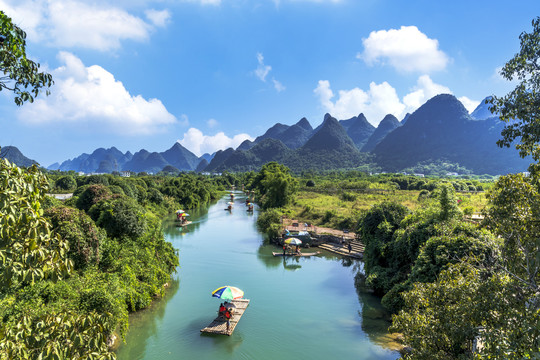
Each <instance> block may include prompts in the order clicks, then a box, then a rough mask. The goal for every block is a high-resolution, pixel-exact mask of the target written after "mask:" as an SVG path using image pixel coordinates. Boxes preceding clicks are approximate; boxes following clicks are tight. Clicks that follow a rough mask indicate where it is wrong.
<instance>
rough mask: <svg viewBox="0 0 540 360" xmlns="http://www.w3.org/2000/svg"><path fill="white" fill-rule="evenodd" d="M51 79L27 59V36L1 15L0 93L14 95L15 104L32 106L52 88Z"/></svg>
mask: <svg viewBox="0 0 540 360" xmlns="http://www.w3.org/2000/svg"><path fill="white" fill-rule="evenodd" d="M53 83H54V82H53V80H52V76H51V75H50V74H48V73H45V72H40V71H39V64H38V63H36V62H33V61H32V60H30V59H28V58H27V57H26V33H25V32H24V31H23V30H22V29H21V28H19V27H18V26H17V25H15V24H13V22H12V21H11V19H10V18H9V17H8V16H7V15H6V14H5V13H4V12H3V11H0V91H2V90H3V89H6V90H9V91H13V92H14V93H15V104H17V105H19V106H20V105H23V104H24V102H26V101H30V102H33V101H34V98H35V97H36V96H38V94H39V93H40V92H42V91H43V90H45V92H46V94H47V95H48V94H49V88H50V87H51V85H52V84H53Z"/></svg>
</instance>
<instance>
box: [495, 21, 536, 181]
mask: <svg viewBox="0 0 540 360" xmlns="http://www.w3.org/2000/svg"><path fill="white" fill-rule="evenodd" d="M532 27H533V29H532V31H531V32H529V33H527V32H522V33H521V35H519V40H520V46H521V48H520V51H519V52H518V53H517V54H515V55H514V57H513V58H512V59H510V60H509V61H508V62H507V63H506V64H505V65H504V66H503V68H502V69H501V72H500V73H501V75H502V76H503V77H504V78H505V79H507V80H509V81H514V79H515V80H518V81H519V83H518V84H517V86H516V87H515V88H514V90H512V91H511V92H510V93H508V94H507V95H506V96H504V97H497V96H493V97H491V98H490V99H488V100H487V102H488V103H490V104H492V107H491V108H490V110H491V112H493V113H495V114H496V115H498V116H499V118H500V119H501V120H502V121H504V122H506V125H505V127H504V129H503V131H502V132H501V135H502V139H500V140H498V141H497V145H499V146H500V147H510V146H511V144H512V142H513V141H514V140H516V139H519V143H518V144H516V149H518V150H519V155H520V156H521V157H522V158H525V157H526V156H529V155H531V156H532V158H533V160H534V161H535V162H536V163H533V164H531V165H530V166H529V170H530V171H531V173H533V174H535V175H536V174H537V173H538V171H539V170H540V165H539V164H538V162H539V161H540V145H538V143H539V142H540V130H539V129H540V127H539V120H540V114H539V113H538V108H539V107H540V65H539V61H540V17H537V18H536V19H534V20H533V21H532Z"/></svg>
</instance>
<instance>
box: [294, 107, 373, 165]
mask: <svg viewBox="0 0 540 360" xmlns="http://www.w3.org/2000/svg"><path fill="white" fill-rule="evenodd" d="M351 126H352V125H351ZM365 159H366V156H365V155H363V154H361V153H360V150H358V148H357V147H356V145H355V144H354V142H353V140H352V139H351V138H350V137H349V135H347V132H346V131H345V128H344V127H343V126H342V125H341V124H340V123H339V122H338V121H337V120H336V119H335V118H333V117H332V116H331V115H330V114H326V115H325V117H324V121H323V123H322V126H321V127H320V129H319V131H317V132H316V133H315V134H314V135H313V136H312V137H311V138H310V139H309V140H308V141H307V142H306V143H305V144H304V146H302V147H301V148H299V149H298V150H296V151H295V152H293V153H291V154H290V155H289V156H288V157H287V158H286V159H285V161H284V163H285V164H286V165H287V166H289V167H290V168H291V169H294V170H303V169H318V170H323V169H335V168H338V167H339V168H354V167H357V166H359V165H362V164H363V163H364V162H365Z"/></svg>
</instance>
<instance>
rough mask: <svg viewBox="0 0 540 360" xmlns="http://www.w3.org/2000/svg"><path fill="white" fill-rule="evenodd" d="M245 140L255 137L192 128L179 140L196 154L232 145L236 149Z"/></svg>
mask: <svg viewBox="0 0 540 360" xmlns="http://www.w3.org/2000/svg"><path fill="white" fill-rule="evenodd" d="M245 140H250V141H253V140H254V139H253V138H252V137H251V136H249V135H248V134H238V135H235V136H233V137H232V138H230V137H228V136H227V135H225V133H223V132H219V133H217V134H215V135H204V134H203V132H202V131H201V130H199V129H196V128H190V129H189V130H188V131H187V132H186V133H184V137H183V138H182V139H181V140H178V142H179V143H180V144H181V145H182V146H184V147H185V148H187V149H189V150H190V151H191V152H192V153H194V154H195V155H197V156H201V155H202V154H204V153H209V154H212V153H214V152H216V151H218V150H225V149H228V148H230V147H232V148H235V149H236V148H237V147H238V146H239V145H240V144H241V143H242V142H243V141H245Z"/></svg>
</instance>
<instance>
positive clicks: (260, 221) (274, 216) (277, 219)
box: [257, 209, 282, 239]
mask: <svg viewBox="0 0 540 360" xmlns="http://www.w3.org/2000/svg"><path fill="white" fill-rule="evenodd" d="M281 215H282V214H281V212H280V211H279V210H277V209H267V210H265V211H264V212H262V213H261V214H260V215H259V217H258V218H257V228H258V229H259V231H260V232H262V233H263V234H266V235H267V236H268V237H269V238H270V239H275V238H278V237H279V236H281Z"/></svg>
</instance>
